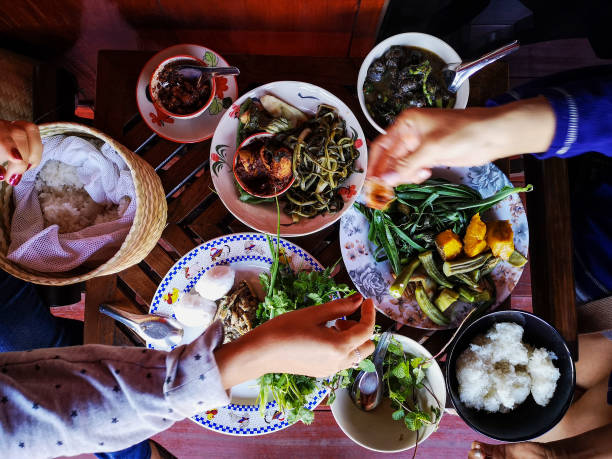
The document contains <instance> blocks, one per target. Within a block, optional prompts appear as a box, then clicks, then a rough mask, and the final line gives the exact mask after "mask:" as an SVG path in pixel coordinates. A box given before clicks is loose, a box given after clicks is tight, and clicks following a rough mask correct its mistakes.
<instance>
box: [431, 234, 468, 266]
mask: <svg viewBox="0 0 612 459" xmlns="http://www.w3.org/2000/svg"><path fill="white" fill-rule="evenodd" d="M436 248H437V249H438V253H439V254H440V256H441V257H442V259H443V260H444V261H448V260H453V259H455V258H457V256H458V255H459V254H460V253H461V249H462V248H463V244H462V243H461V238H460V237H459V235H457V234H456V233H454V232H453V231H452V230H449V229H447V230H446V231H442V232H441V233H440V234H438V235H437V236H436Z"/></svg>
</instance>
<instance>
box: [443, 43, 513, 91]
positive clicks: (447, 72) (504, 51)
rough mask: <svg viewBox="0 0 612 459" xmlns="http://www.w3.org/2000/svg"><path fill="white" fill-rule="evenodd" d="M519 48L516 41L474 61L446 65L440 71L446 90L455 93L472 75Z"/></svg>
mask: <svg viewBox="0 0 612 459" xmlns="http://www.w3.org/2000/svg"><path fill="white" fill-rule="evenodd" d="M519 47H520V44H519V42H518V40H514V41H513V42H512V43H508V44H507V45H504V46H502V47H501V48H498V49H496V50H494V51H491V52H488V53H487V54H485V55H484V56H481V57H479V58H478V59H476V60H474V61H469V62H460V63H456V62H455V63H451V64H447V65H446V66H445V67H444V68H443V69H442V76H443V78H444V82H445V83H446V87H447V89H448V90H449V91H450V92H457V90H458V89H459V87H460V86H461V85H462V84H463V82H464V81H465V80H467V79H468V78H469V77H471V76H472V75H474V74H475V73H476V72H479V71H480V70H482V69H483V68H485V67H486V66H487V65H489V64H491V63H492V62H495V61H496V60H498V59H500V58H502V57H504V56H507V55H508V54H510V53H513V52H514V51H516V50H517V49H519Z"/></svg>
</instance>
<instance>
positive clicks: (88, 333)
mask: <svg viewBox="0 0 612 459" xmlns="http://www.w3.org/2000/svg"><path fill="white" fill-rule="evenodd" d="M86 285H87V295H86V297H85V320H84V325H85V326H84V332H83V334H84V336H83V342H84V343H85V344H113V329H114V328H115V324H114V321H113V319H111V318H110V317H107V316H104V315H102V314H100V313H99V312H98V307H99V306H100V305H101V304H102V303H106V302H109V301H113V300H114V299H115V296H116V295H117V293H116V292H117V288H116V286H117V278H116V276H115V275H110V276H104V277H97V278H95V279H90V280H88V281H87V284H86Z"/></svg>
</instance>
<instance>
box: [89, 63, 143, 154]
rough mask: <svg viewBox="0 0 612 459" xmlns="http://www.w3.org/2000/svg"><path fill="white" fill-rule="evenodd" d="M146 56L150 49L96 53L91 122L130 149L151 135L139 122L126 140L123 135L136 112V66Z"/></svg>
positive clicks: (140, 67) (137, 67)
mask: <svg viewBox="0 0 612 459" xmlns="http://www.w3.org/2000/svg"><path fill="white" fill-rule="evenodd" d="M150 56H151V53H150V52H145V53H142V52H141V53H122V54H120V55H118V54H115V52H114V51H100V52H99V53H98V73H97V79H96V95H97V97H96V109H95V117H94V125H95V126H96V127H97V128H98V129H100V130H102V131H104V132H105V133H107V134H109V135H110V136H112V137H114V138H115V139H117V140H119V141H120V142H121V143H123V144H124V145H125V146H126V147H128V148H131V149H135V148H137V147H138V146H139V145H140V143H142V142H143V141H144V140H145V139H146V138H148V135H151V131H150V130H149V131H148V135H147V129H148V127H147V126H146V125H145V124H144V123H143V122H141V123H138V124H137V125H136V126H135V129H137V130H136V131H135V133H133V134H131V136H132V137H130V141H128V140H127V139H126V138H124V135H123V134H124V133H123V129H124V126H125V124H126V123H127V122H128V121H129V120H131V119H132V118H133V116H134V115H135V114H137V113H138V108H137V107H136V97H135V94H134V91H135V88H136V82H137V80H138V75H139V74H140V70H141V69H142V67H143V66H144V65H145V63H146V62H147V60H148V59H149V57H150ZM136 134H138V135H136ZM128 143H129V144H130V145H128Z"/></svg>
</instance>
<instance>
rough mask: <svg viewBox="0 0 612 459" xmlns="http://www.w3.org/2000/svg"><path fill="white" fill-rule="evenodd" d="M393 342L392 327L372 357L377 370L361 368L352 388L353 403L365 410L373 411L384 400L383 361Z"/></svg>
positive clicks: (382, 338)
mask: <svg viewBox="0 0 612 459" xmlns="http://www.w3.org/2000/svg"><path fill="white" fill-rule="evenodd" d="M391 327H393V325H392V326H391ZM390 342H391V328H389V329H388V330H387V331H386V332H384V333H383V334H382V335H381V336H380V339H379V340H378V344H377V345H376V349H375V350H374V357H372V360H373V363H374V368H375V371H370V372H366V371H363V370H361V371H360V372H359V373H358V374H357V377H356V378H355V381H354V382H353V385H352V386H351V388H350V392H349V394H350V396H351V399H352V400H353V403H355V405H357V407H359V408H360V409H362V410H363V411H372V410H373V409H374V408H376V407H377V406H378V405H380V402H381V401H382V396H383V361H384V360H385V355H387V349H388V348H389V343H390Z"/></svg>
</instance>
